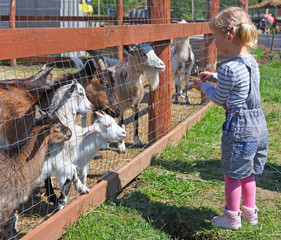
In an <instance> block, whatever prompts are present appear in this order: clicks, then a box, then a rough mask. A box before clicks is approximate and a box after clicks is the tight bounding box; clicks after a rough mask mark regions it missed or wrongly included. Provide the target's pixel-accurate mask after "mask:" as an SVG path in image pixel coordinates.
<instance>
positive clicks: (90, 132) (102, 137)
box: [41, 112, 126, 209]
mask: <svg viewBox="0 0 281 240" xmlns="http://www.w3.org/2000/svg"><path fill="white" fill-rule="evenodd" d="M96 115H97V117H98V118H97V119H96V120H95V122H94V123H93V124H92V125H91V126H90V127H85V128H83V127H80V126H78V125H75V124H74V123H73V126H72V127H70V129H73V131H72V137H71V139H70V141H67V142H65V144H64V146H63V148H62V150H61V151H60V152H59V153H58V154H51V155H50V156H49V157H48V158H47V160H46V161H45V163H44V165H46V166H52V167H53V170H55V171H56V174H57V177H58V180H59V184H60V187H61V196H60V199H59V202H58V208H59V209H62V208H63V205H65V204H66V203H67V195H68V192H69V189H70V186H71V182H74V183H75V181H77V179H76V178H77V172H76V170H78V173H79V179H80V181H81V182H82V183H83V186H84V187H85V188H86V189H88V188H87V187H86V180H87V172H88V167H89V164H90V161H91V160H92V159H93V158H94V156H95V155H96V153H97V151H98V150H100V149H101V148H102V147H105V146H107V143H108V141H119V140H123V139H124V138H125V137H126V131H125V130H124V129H123V128H121V127H120V126H119V125H117V123H116V121H115V120H114V119H113V118H112V117H111V116H109V115H107V114H105V113H104V112H102V113H99V112H96ZM60 158H64V162H62V161H60V160H59V159H60ZM72 164H74V165H75V168H68V169H66V167H67V166H70V165H72ZM41 176H42V175H41ZM42 177H43V178H44V176H42ZM50 183H51V182H50ZM76 188H77V187H76ZM88 191H89V190H88Z"/></svg>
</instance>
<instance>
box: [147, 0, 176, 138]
mask: <svg viewBox="0 0 281 240" xmlns="http://www.w3.org/2000/svg"><path fill="white" fill-rule="evenodd" d="M147 7H148V16H149V19H151V24H165V23H170V21H171V14H170V0H148V1H147ZM154 46H155V47H156V49H155V52H156V54H157V56H158V57H159V58H161V59H162V60H163V62H164V63H165V66H166V69H165V71H164V72H163V73H160V74H159V78H160V79H159V87H158V88H157V89H156V90H155V91H150V92H149V111H148V115H149V122H148V141H149V143H152V142H155V141H157V140H158V139H160V138H161V137H163V136H164V135H166V134H167V133H169V132H170V131H171V123H172V120H171V119H172V116H171V112H172V70H171V69H172V66H171V46H170V40H164V41H158V42H155V43H154Z"/></svg>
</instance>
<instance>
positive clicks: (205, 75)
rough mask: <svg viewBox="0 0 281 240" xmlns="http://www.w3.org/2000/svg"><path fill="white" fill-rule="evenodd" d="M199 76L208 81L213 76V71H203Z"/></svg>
mask: <svg viewBox="0 0 281 240" xmlns="http://www.w3.org/2000/svg"><path fill="white" fill-rule="evenodd" d="M199 77H200V79H201V81H203V82H206V81H211V80H212V78H213V73H211V72H208V71H203V72H201V73H200V74H199Z"/></svg>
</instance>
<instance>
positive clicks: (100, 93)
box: [54, 60, 119, 125]
mask: <svg viewBox="0 0 281 240" xmlns="http://www.w3.org/2000/svg"><path fill="white" fill-rule="evenodd" d="M74 78H76V79H77V80H78V81H79V83H80V84H81V85H82V86H83V87H84V88H85V91H86V95H87V98H88V99H89V101H90V102H91V103H92V104H93V105H94V107H95V109H94V110H96V111H97V110H103V111H104V112H106V113H107V114H110V115H111V116H118V115H119V109H118V103H117V100H116V96H115V93H114V91H113V89H114V81H113V78H112V73H111V72H110V71H108V70H107V69H104V68H96V66H95V63H94V62H93V61H91V60H90V61H87V62H86V64H85V65H83V66H82V67H81V68H79V69H78V70H77V71H76V72H75V73H67V74H65V75H63V76H62V77H59V78H58V79H55V80H54V81H55V83H62V84H64V82H65V81H69V80H72V79H74ZM84 125H85V124H84Z"/></svg>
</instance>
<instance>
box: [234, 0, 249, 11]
mask: <svg viewBox="0 0 281 240" xmlns="http://www.w3.org/2000/svg"><path fill="white" fill-rule="evenodd" d="M236 5H237V7H241V8H243V9H245V11H246V12H248V0H237V2H236Z"/></svg>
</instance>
